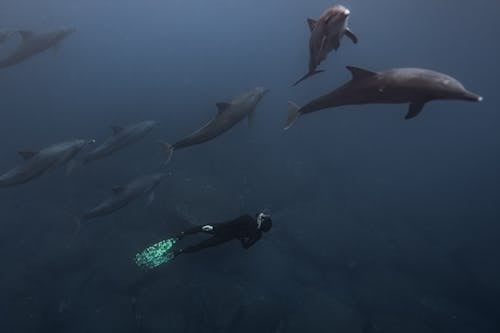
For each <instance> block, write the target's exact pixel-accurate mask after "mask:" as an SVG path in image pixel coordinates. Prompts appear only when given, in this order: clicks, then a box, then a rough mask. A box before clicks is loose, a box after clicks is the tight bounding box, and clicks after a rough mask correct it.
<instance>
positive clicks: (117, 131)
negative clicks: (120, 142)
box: [111, 126, 123, 134]
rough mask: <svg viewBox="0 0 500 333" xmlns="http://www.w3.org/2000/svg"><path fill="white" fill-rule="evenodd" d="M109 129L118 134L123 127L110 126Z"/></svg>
mask: <svg viewBox="0 0 500 333" xmlns="http://www.w3.org/2000/svg"><path fill="white" fill-rule="evenodd" d="M111 130H112V131H113V134H118V133H120V132H121V131H123V127H122V126H111Z"/></svg>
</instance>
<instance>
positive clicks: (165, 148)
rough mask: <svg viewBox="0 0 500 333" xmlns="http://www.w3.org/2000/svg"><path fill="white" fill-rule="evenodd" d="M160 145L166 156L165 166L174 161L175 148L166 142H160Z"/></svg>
mask: <svg viewBox="0 0 500 333" xmlns="http://www.w3.org/2000/svg"><path fill="white" fill-rule="evenodd" d="M158 143H159V144H160V146H161V149H162V150H163V153H164V154H165V164H167V163H168V162H170V160H171V159H172V154H173V153H174V147H173V146H172V145H171V144H170V143H167V142H164V141H159V142H158Z"/></svg>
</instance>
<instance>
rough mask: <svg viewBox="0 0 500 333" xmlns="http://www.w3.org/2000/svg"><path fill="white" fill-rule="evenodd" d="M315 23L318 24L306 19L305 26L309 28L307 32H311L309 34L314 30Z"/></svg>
mask: <svg viewBox="0 0 500 333" xmlns="http://www.w3.org/2000/svg"><path fill="white" fill-rule="evenodd" d="M316 23H318V22H317V21H316V20H314V19H312V18H308V19H307V25H308V26H309V30H311V32H312V31H313V30H314V28H316Z"/></svg>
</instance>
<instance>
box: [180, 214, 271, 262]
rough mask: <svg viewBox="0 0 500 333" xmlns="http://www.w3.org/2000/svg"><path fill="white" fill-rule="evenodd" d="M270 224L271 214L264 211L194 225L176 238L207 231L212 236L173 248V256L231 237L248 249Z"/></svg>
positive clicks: (196, 250)
mask: <svg viewBox="0 0 500 333" xmlns="http://www.w3.org/2000/svg"><path fill="white" fill-rule="evenodd" d="M272 226H273V222H272V219H271V216H270V215H267V214H264V213H260V214H257V215H256V216H255V218H254V217H252V216H250V215H248V214H246V215H242V216H240V217H238V218H236V219H234V220H230V221H227V222H222V223H216V224H206V225H203V226H196V227H193V228H191V229H188V230H186V231H183V232H181V233H180V234H178V235H177V236H176V238H177V240H178V241H179V240H181V239H183V238H184V237H185V236H188V235H194V234H197V233H207V234H210V235H212V237H210V238H208V239H205V240H204V241H201V242H200V243H198V244H195V245H191V246H189V247H186V248H181V249H176V250H174V257H176V256H178V255H179V254H182V253H193V252H198V251H200V250H203V249H206V248H208V247H213V246H217V245H220V244H222V243H226V242H229V241H231V240H233V239H238V240H239V241H240V242H241V245H242V246H243V248H245V249H248V248H249V247H251V246H252V245H254V244H255V243H256V242H257V241H258V240H259V239H260V238H261V237H262V232H268V231H269V230H271V228H272Z"/></svg>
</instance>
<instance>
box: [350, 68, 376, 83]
mask: <svg viewBox="0 0 500 333" xmlns="http://www.w3.org/2000/svg"><path fill="white" fill-rule="evenodd" d="M346 68H347V69H348V70H349V72H351V75H352V80H353V81H354V80H361V79H366V78H368V77H371V76H375V75H377V73H376V72H372V71H369V70H367V69H364V68H361V67H356V66H346Z"/></svg>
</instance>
